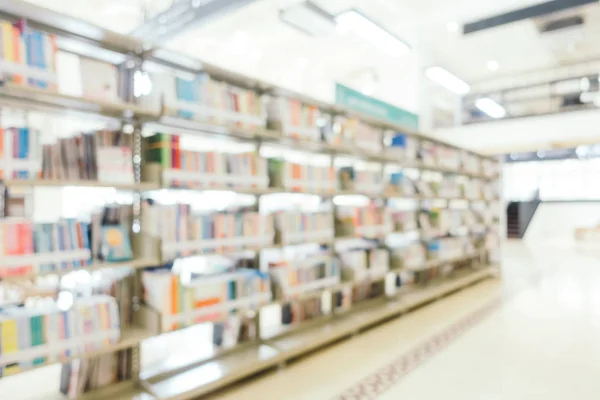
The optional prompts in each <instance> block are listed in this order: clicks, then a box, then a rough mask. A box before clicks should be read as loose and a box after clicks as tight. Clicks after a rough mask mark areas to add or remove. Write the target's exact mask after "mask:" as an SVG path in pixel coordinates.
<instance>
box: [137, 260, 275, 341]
mask: <svg viewBox="0 0 600 400" xmlns="http://www.w3.org/2000/svg"><path fill="white" fill-rule="evenodd" d="M142 282H143V285H144V301H145V303H146V304H147V305H149V306H150V307H152V308H153V309H154V310H156V311H157V312H159V313H160V315H161V329H162V331H171V330H176V329H180V328H182V327H185V326H189V325H193V324H197V323H199V322H204V321H220V320H223V319H226V318H227V316H228V315H229V313H231V312H234V311H236V310H243V309H251V308H256V307H258V306H261V305H263V304H265V303H266V302H268V301H269V300H270V293H271V292H270V289H271V288H270V279H269V275H268V274H263V273H261V272H260V271H258V270H256V269H245V268H238V269H236V270H235V271H233V272H224V273H220V274H219V273H217V274H210V275H207V274H200V275H195V276H194V277H193V278H192V280H191V281H190V282H186V283H184V282H182V280H181V278H180V276H179V275H178V274H175V273H173V270H172V269H171V268H170V267H165V268H155V269H150V270H146V271H144V273H143V275H142Z"/></svg>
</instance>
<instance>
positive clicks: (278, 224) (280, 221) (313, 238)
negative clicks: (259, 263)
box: [275, 211, 334, 245]
mask: <svg viewBox="0 0 600 400" xmlns="http://www.w3.org/2000/svg"><path fill="white" fill-rule="evenodd" d="M275 229H276V233H277V238H278V240H277V243H279V244H282V245H290V244H302V243H323V242H329V241H331V240H333V237H334V229H333V214H332V213H331V212H312V213H309V212H299V211H296V212H293V211H283V212H279V213H277V214H275Z"/></svg>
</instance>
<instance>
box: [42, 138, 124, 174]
mask: <svg viewBox="0 0 600 400" xmlns="http://www.w3.org/2000/svg"><path fill="white" fill-rule="evenodd" d="M131 148H132V136H131V135H129V134H125V133H123V132H120V131H110V130H101V131H96V132H92V133H82V134H79V135H76V136H74V137H70V138H60V139H58V140H57V143H55V144H45V145H44V146H43V147H42V178H43V179H57V180H91V181H100V182H110V183H133V181H134V178H133V156H132V150H131Z"/></svg>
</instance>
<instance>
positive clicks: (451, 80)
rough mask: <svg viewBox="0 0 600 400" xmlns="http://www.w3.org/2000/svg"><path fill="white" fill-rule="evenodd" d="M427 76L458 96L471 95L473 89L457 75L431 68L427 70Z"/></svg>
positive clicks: (440, 68) (441, 69) (438, 68)
mask: <svg viewBox="0 0 600 400" xmlns="http://www.w3.org/2000/svg"><path fill="white" fill-rule="evenodd" d="M425 76H427V77H428V78H429V79H431V80H432V81H433V82H435V83H437V84H438V85H441V86H443V87H445V88H446V89H448V90H450V91H451V92H454V93H456V94H458V95H461V96H463V95H465V94H467V93H469V91H470V90H471V87H470V86H469V84H467V83H466V82H465V81H463V80H462V79H460V78H458V77H457V76H456V75H454V74H452V73H450V72H448V71H447V70H445V69H444V68H442V67H437V66H436V67H429V68H427V69H426V70H425Z"/></svg>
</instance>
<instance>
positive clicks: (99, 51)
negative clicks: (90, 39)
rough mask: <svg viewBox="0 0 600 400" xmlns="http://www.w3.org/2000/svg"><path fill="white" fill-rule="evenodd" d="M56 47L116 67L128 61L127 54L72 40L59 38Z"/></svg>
mask: <svg viewBox="0 0 600 400" xmlns="http://www.w3.org/2000/svg"><path fill="white" fill-rule="evenodd" d="M56 45H57V46H58V48H59V49H60V50H62V51H66V52H67V53H73V54H77V55H80V56H84V57H88V58H92V59H95V60H100V61H104V62H107V63H110V64H114V65H119V64H121V63H123V62H125V60H127V56H126V55H125V54H121V53H118V52H116V51H112V50H107V49H103V48H101V47H98V46H95V45H93V44H90V43H86V42H82V41H80V40H75V39H71V38H66V37H57V38H56Z"/></svg>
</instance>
